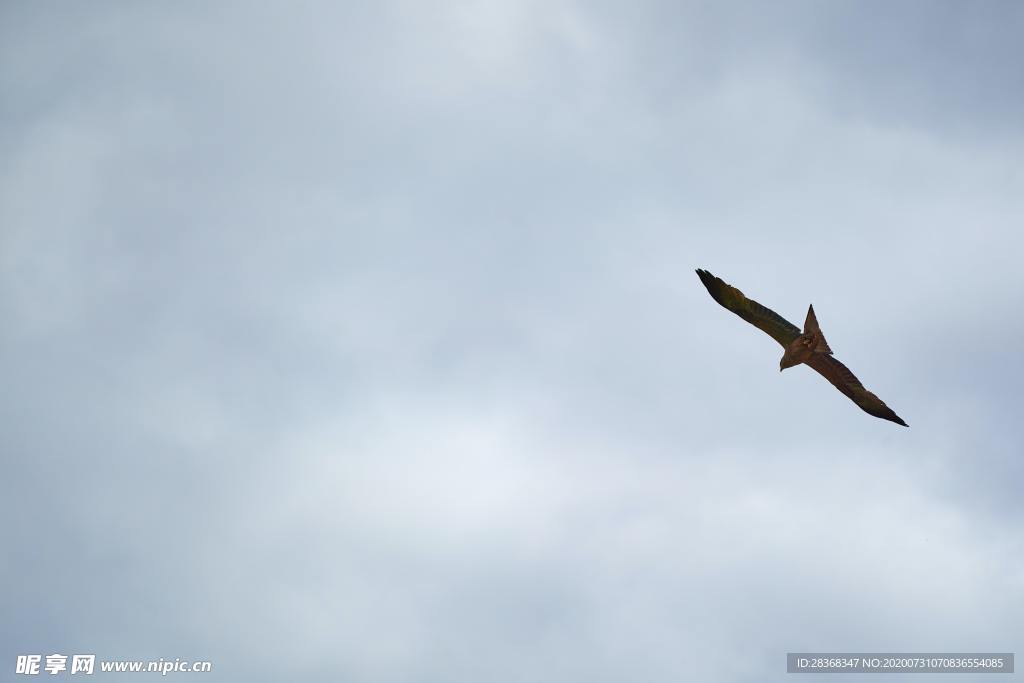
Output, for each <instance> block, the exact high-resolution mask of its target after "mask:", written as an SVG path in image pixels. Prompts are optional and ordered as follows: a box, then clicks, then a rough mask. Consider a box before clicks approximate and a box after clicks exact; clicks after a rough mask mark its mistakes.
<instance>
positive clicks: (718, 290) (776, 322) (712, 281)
mask: <svg viewBox="0 0 1024 683" xmlns="http://www.w3.org/2000/svg"><path fill="white" fill-rule="evenodd" d="M697 276H698V277H700V281H701V282H703V283H704V286H705V287H707V288H708V293H709V294H711V298H713V299H714V300H715V301H717V302H718V303H720V304H721V305H722V306H724V307H725V308H728V309H729V310H730V311H732V312H733V313H735V314H736V315H738V316H739V317H741V318H743V319H744V320H746V321H747V322H748V323H750V324H751V325H753V326H754V327H756V328H758V329H759V330H763V331H764V332H767V333H768V335H769V336H770V337H771V338H772V339H774V340H775V341H777V342H779V343H780V344H782V347H783V348H786V347H787V346H789V345H790V344H791V343H793V340H794V339H796V338H797V337H799V336H800V328H799V327H797V326H796V325H794V324H793V323H791V322H789V321H788V320H786V319H785V318H783V317H782V316H781V315H779V314H778V313H776V312H775V311H773V310H772V309H770V308H768V307H766V306H762V305H761V304H759V303H757V302H756V301H754V300H753V299H748V298H747V297H745V296H744V295H743V292H741V291H740V290H738V289H736V288H735V287H733V286H732V285H730V284H728V283H726V282H724V281H723V280H722V278H719V277H715V276H714V275H712V274H711V273H709V272H708V271H706V270H700V269H699V268H698V269H697Z"/></svg>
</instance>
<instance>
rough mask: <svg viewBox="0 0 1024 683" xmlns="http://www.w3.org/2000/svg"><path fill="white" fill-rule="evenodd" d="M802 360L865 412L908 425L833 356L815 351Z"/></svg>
mask: <svg viewBox="0 0 1024 683" xmlns="http://www.w3.org/2000/svg"><path fill="white" fill-rule="evenodd" d="M804 362H805V363H807V365H810V366H811V367H812V368H814V369H815V370H817V371H818V374H820V375H821V376H822V377H824V378H825V379H827V380H828V381H829V382H832V385H833V386H834V387H835V388H836V389H838V390H839V391H841V392H843V393H844V394H846V395H847V396H848V397H849V398H850V400H851V401H853V402H854V403H856V404H857V405H858V406H860V409H861V410H863V411H864V412H865V413H868V414H869V415H874V416H875V417H880V418H882V419H883V420H889V421H890V422H895V423H896V424H900V425H903V426H904V427H908V426H909V425H908V424H907V423H906V422H904V421H903V420H902V419H900V416H899V415H897V414H896V413H894V412H893V410H892V408H890V407H889V406H887V405H885V403H884V402H883V401H882V399H880V398H878V397H877V396H875V395H874V394H872V393H871V392H870V391H868V390H867V389H865V388H864V385H863V384H861V383H860V380H859V379H857V377H856V375H854V374H853V373H852V372H850V368H848V367H846V366H845V365H843V364H842V363H840V362H839V361H838V360H836V358H835V357H834V356H830V355H828V354H824V353H815V354H812V355H811V358H810V360H806V361H804Z"/></svg>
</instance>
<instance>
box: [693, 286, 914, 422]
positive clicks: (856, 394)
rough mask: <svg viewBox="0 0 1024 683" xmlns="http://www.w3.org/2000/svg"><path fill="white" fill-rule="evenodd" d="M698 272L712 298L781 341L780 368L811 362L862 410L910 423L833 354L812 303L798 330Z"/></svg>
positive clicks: (773, 313)
mask: <svg viewBox="0 0 1024 683" xmlns="http://www.w3.org/2000/svg"><path fill="white" fill-rule="evenodd" d="M697 275H698V276H699V277H700V281H701V282H703V283H704V286H705V287H707V289H708V293H710V294H711V298H713V299H714V300H715V301H717V302H718V303H720V304H721V305H722V306H723V307H725V308H727V309H729V310H730V311H732V312H733V313H735V314H736V315H738V316H739V317H741V318H743V319H744V320H746V321H747V322H748V323H750V324H751V325H753V326H754V327H756V328H758V329H760V330H762V331H764V332H767V333H768V336H770V337H771V338H772V339H774V340H775V341H777V342H779V344H781V345H782V348H783V349H785V352H784V353H783V354H782V360H780V361H779V372H782V371H783V370H785V369H786V368H791V367H793V366H794V365H799V364H800V363H805V364H807V365H810V366H811V367H812V368H814V369H815V370H817V371H818V373H819V374H820V375H821V376H822V377H824V378H825V379H827V380H828V381H829V382H832V385H833V386H835V388H836V389H838V390H839V391H841V392H843V393H844V394H846V395H847V396H848V397H849V398H850V400H851V401H853V402H854V403H856V404H857V405H858V406H860V409H861V410H863V411H864V412H866V413H868V414H869V415H874V416H875V417H880V418H882V419H883V420H889V421H890V422H895V423H896V424H900V425H903V426H904V427H907V426H909V425H907V423H906V422H904V421H903V420H902V419H900V416H899V415H897V414H896V413H894V412H893V410H892V408H890V407H889V406H887V405H885V403H883V402H882V399H880V398H878V397H877V396H875V395H874V394H872V393H871V392H870V391H868V390H867V389H865V388H864V385H863V384H861V383H860V380H859V379H857V378H856V377H855V376H854V374H853V373H852V372H850V370H849V368H847V367H846V366H845V365H843V364H842V363H840V362H839V361H838V360H836V358H835V357H833V355H832V349H830V348H829V346H828V342H826V341H825V335H823V334H822V332H821V328H820V327H818V319H817V318H816V317H815V316H814V306H811V307H810V308H808V309H807V319H806V320H805V321H804V330H803V332H801V331H800V328H798V327H797V326H796V325H794V324H793V323H791V322H789V321H788V320H786V319H785V318H783V317H782V316H781V315H779V314H778V313H776V312H775V311H773V310H771V309H770V308H767V307H765V306H762V305H761V304H759V303H757V302H756V301H754V300H753V299H748V298H747V297H745V296H744V295H743V292H741V291H740V290H738V289H736V288H735V287H733V286H731V285H729V284H728V283H726V282H724V281H723V280H722V279H721V278H718V277H715V276H714V275H712V274H711V273H709V272H708V271H706V270H700V269H697Z"/></svg>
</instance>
